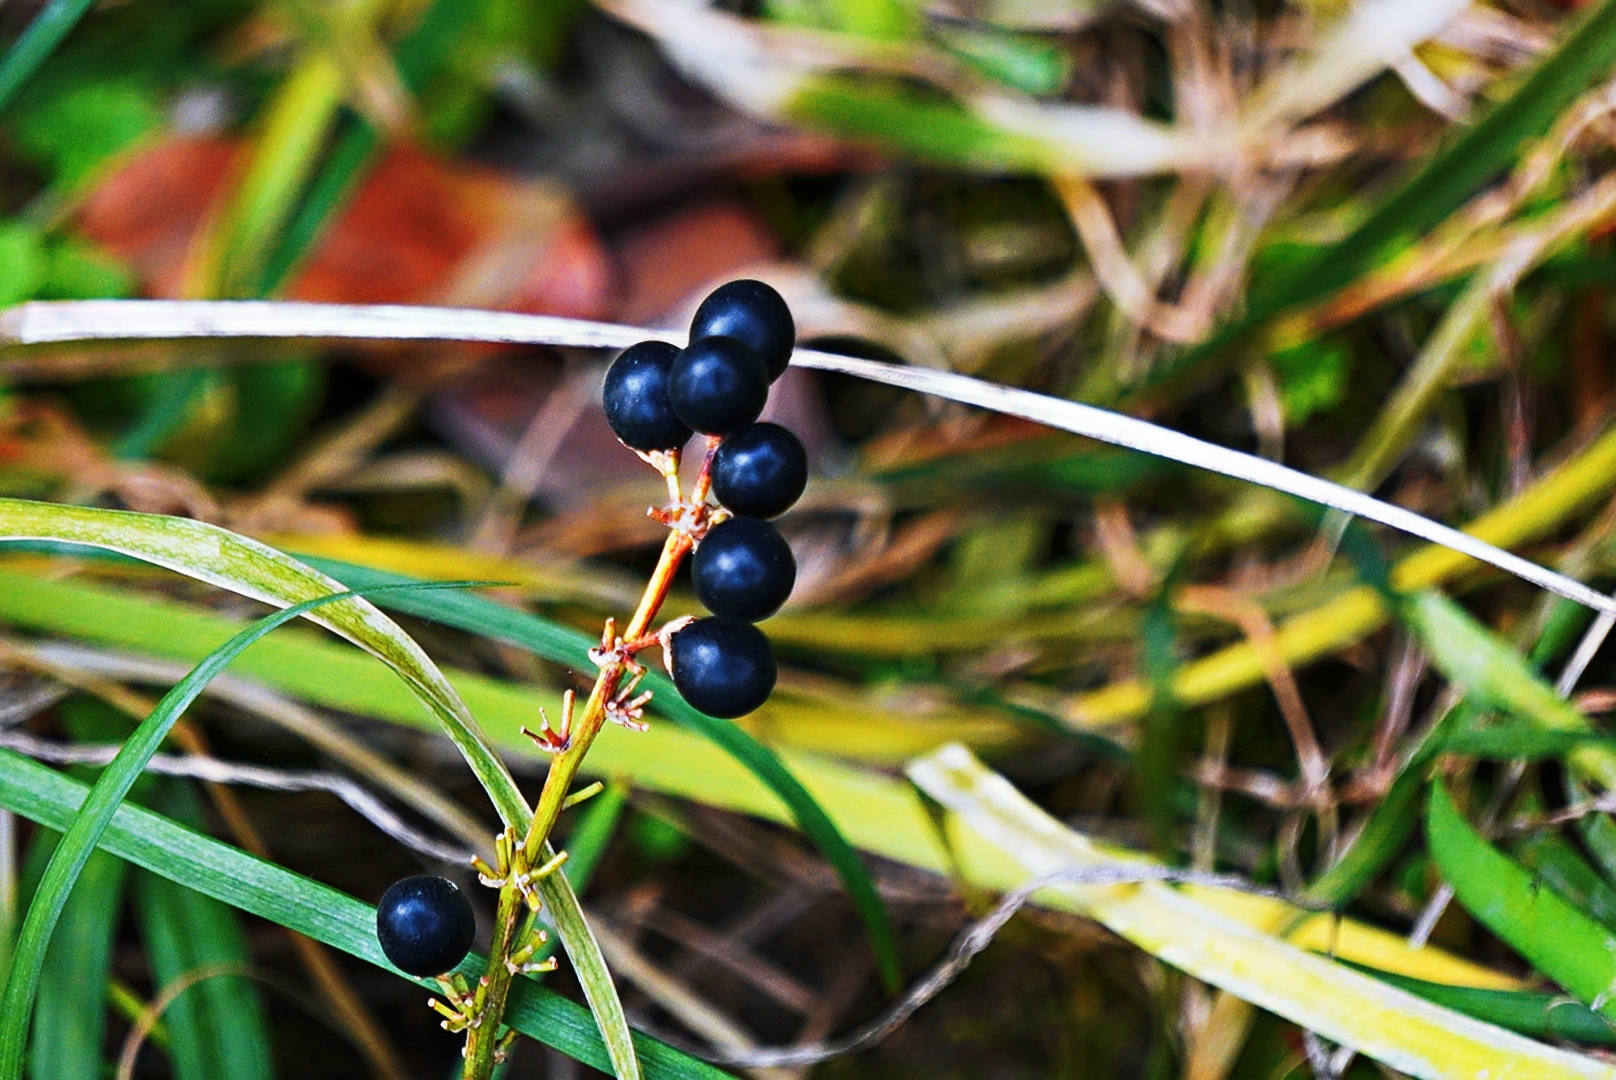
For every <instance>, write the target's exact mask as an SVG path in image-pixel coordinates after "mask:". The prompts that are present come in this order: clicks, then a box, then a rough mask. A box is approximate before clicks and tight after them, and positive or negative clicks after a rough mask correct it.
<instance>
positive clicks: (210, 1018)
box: [35, 873, 275, 1080]
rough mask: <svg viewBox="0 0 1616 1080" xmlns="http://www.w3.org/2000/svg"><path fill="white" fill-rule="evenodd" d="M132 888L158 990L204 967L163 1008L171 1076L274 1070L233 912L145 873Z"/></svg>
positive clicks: (255, 1076) (238, 1078)
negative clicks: (167, 1034) (191, 981)
mask: <svg viewBox="0 0 1616 1080" xmlns="http://www.w3.org/2000/svg"><path fill="white" fill-rule="evenodd" d="M134 893H135V910H136V912H137V913H138V915H139V921H140V928H141V936H142V938H143V939H144V940H145V943H146V955H147V957H148V958H149V959H150V962H151V967H152V977H153V980H154V982H155V983H156V985H157V987H158V989H159V991H162V990H166V989H167V988H169V987H171V986H173V985H174V984H175V983H177V982H180V981H181V980H184V979H187V978H196V976H197V975H198V974H199V973H205V974H206V977H203V978H196V981H195V982H193V983H191V985H189V986H187V987H185V989H184V990H182V991H181V992H180V993H179V994H178V995H177V996H176V997H175V998H174V999H173V1001H172V1002H170V1003H169V1005H168V1008H167V1009H166V1010H165V1011H164V1013H163V1019H164V1022H165V1023H166V1024H167V1026H168V1033H169V1049H168V1057H169V1063H170V1065H171V1067H172V1069H173V1073H174V1077H175V1080H213V1078H214V1077H219V1076H228V1077H230V1078H231V1080H269V1078H271V1077H273V1076H274V1075H275V1072H274V1069H273V1057H272V1056H271V1052H270V1040H269V1025H268V1019H267V1017H266V1015H265V1013H264V1007H263V1002H262V1000H261V999H260V997H259V994H258V988H257V987H256V985H254V984H253V982H252V981H251V980H250V979H248V978H246V976H245V970H244V969H245V968H246V965H247V963H248V956H249V954H248V952H247V945H246V939H245V937H244V935H243V934H242V932H241V926H240V925H239V924H238V923H237V921H236V917H235V913H234V912H232V911H231V910H230V909H229V908H228V907H225V906H224V905H223V904H221V903H219V902H218V901H217V900H214V899H211V898H210V897H206V896H203V895H202V894H201V893H197V892H193V891H192V890H190V889H187V888H186V887H185V886H183V885H178V884H175V883H174V882H172V881H167V880H164V879H163V878H160V877H156V876H154V875H151V874H144V873H143V874H140V875H138V876H137V877H136V879H135V889H134ZM215 972H219V974H214V973H215ZM223 972H229V973H228V974H225V973H223ZM35 1041H36V1043H37V1042H38V1041H39V1037H38V1036H37V1035H36V1037H35Z"/></svg>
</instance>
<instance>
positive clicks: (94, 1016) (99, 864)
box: [28, 851, 128, 1080]
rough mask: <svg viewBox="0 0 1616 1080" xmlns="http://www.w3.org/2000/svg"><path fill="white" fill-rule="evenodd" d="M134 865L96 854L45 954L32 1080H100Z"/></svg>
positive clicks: (80, 877)
mask: <svg viewBox="0 0 1616 1080" xmlns="http://www.w3.org/2000/svg"><path fill="white" fill-rule="evenodd" d="M127 871H128V864H127V863H125V862H124V861H123V860H122V859H118V858H115V857H113V856H111V855H108V854H106V853H105V852H102V851H97V852H95V853H94V854H93V855H91V856H90V859H89V861H88V862H86V863H85V864H84V870H83V872H82V873H81V874H80V875H79V883H78V885H77V887H75V888H74V889H73V894H72V896H71V897H69V899H68V902H67V907H66V909H65V910H64V911H63V913H62V923H61V927H60V929H59V930H58V932H57V934H56V935H55V937H54V939H53V940H52V941H51V945H50V949H49V950H48V951H47V952H46V954H45V967H44V970H43V972H41V975H40V981H39V1005H38V1008H37V1009H36V1012H35V1016H34V1032H35V1039H34V1045H33V1050H32V1053H31V1054H30V1055H29V1062H28V1072H29V1075H30V1076H32V1077H33V1080H101V1075H102V1047H103V1044H104V1043H105V1041H106V1031H107V980H108V977H109V976H110V975H111V973H112V943H113V935H114V933H115V932H116V930H117V927H118V916H119V914H120V912H121V911H122V910H123V900H124V879H125V877H126V876H127Z"/></svg>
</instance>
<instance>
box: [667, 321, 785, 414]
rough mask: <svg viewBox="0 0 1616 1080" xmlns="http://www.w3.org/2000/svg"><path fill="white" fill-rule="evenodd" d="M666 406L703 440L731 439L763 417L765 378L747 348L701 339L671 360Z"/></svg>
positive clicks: (730, 340) (731, 341)
mask: <svg viewBox="0 0 1616 1080" xmlns="http://www.w3.org/2000/svg"><path fill="white" fill-rule="evenodd" d="M668 400H669V401H670V402H672V403H673V411H674V412H675V413H676V414H677V415H678V417H679V419H680V420H681V421H683V422H684V423H685V424H686V425H687V426H689V427H692V428H695V429H696V430H697V431H699V432H701V433H702V434H704V435H733V434H735V433H736V432H738V431H741V430H743V429H744V428H746V427H748V426H749V425H750V424H751V423H752V421H754V420H756V419H757V418H758V414H759V413H761V412H762V411H763V405H764V403H765V402H766V401H768V400H769V376H768V372H766V371H764V370H763V361H761V360H759V359H758V355H757V353H755V352H753V351H752V349H751V348H750V347H749V346H747V345H744V344H742V343H741V342H739V341H736V340H735V339H734V338H728V337H705V338H702V339H700V340H699V341H692V342H691V343H690V344H689V346H687V347H686V348H684V349H682V350H681V351H680V353H679V355H678V356H677V357H676V358H675V359H674V361H673V372H672V374H671V375H670V376H669V379H668Z"/></svg>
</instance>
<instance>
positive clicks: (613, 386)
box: [601, 341, 691, 451]
mask: <svg viewBox="0 0 1616 1080" xmlns="http://www.w3.org/2000/svg"><path fill="white" fill-rule="evenodd" d="M678 355H679V349H678V346H675V345H670V344H668V343H667V342H666V341H642V342H640V343H639V344H638V345H630V346H629V347H628V348H627V349H624V350H623V353H622V355H620V356H619V357H618V358H617V359H616V360H613V361H612V366H611V367H610V368H608V369H607V370H606V383H605V385H604V386H603V387H602V388H601V399H602V402H603V403H604V404H605V406H606V422H607V423H609V424H611V425H612V431H614V432H616V434H617V437H618V438H619V439H621V440H623V444H624V445H625V446H627V447H628V448H629V449H631V450H645V451H651V450H675V449H677V448H679V447H681V446H683V445H684V444H685V443H686V442H687V441H689V439H690V436H691V430H690V428H689V426H688V425H686V424H685V423H684V422H683V421H682V420H680V419H679V416H678V414H677V413H675V412H674V411H673V403H672V402H670V401H669V400H668V378H669V376H670V375H671V374H672V372H673V362H674V360H675V358H677V357H678Z"/></svg>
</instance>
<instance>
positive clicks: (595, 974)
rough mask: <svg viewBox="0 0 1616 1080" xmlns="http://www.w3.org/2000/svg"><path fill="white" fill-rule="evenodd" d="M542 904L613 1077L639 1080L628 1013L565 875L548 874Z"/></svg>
mask: <svg viewBox="0 0 1616 1080" xmlns="http://www.w3.org/2000/svg"><path fill="white" fill-rule="evenodd" d="M543 857H544V858H545V859H546V860H548V859H553V858H555V849H554V848H552V847H551V846H550V845H549V844H545V845H544V848H543ZM539 891H540V893H542V894H543V896H544V904H545V906H546V907H547V908H549V910H550V920H551V922H553V923H554V924H555V928H556V933H557V934H559V935H560V937H561V942H562V944H563V945H565V946H566V947H567V957H568V959H570V960H571V961H572V971H573V974H574V975H576V976H577V977H578V984H579V985H580V986H582V987H583V991H584V1000H585V1001H587V1002H589V1011H590V1012H592V1013H593V1014H594V1015H595V1023H596V1024H597V1025H598V1026H599V1028H600V1035H601V1038H602V1039H603V1040H604V1041H605V1043H606V1055H607V1057H609V1058H610V1059H611V1062H612V1075H613V1076H615V1077H617V1080H640V1075H641V1072H640V1062H639V1060H638V1059H637V1058H636V1057H635V1056H634V1033H633V1031H631V1030H630V1029H629V1026H628V1014H626V1013H625V1012H624V1011H623V1002H622V1000H621V999H620V998H619V997H618V996H617V984H616V983H614V982H612V973H611V972H610V971H608V970H607V968H606V957H605V956H604V955H603V954H602V953H601V951H600V942H599V941H597V940H595V932H594V931H593V930H592V929H590V926H589V921H588V920H587V919H585V918H584V911H583V907H582V906H581V905H580V904H579V903H578V896H577V894H576V893H574V892H573V891H572V883H571V882H570V881H568V880H567V876H566V875H565V874H551V875H550V876H549V877H547V878H545V879H544V880H543V881H541V882H540V883H539Z"/></svg>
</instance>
